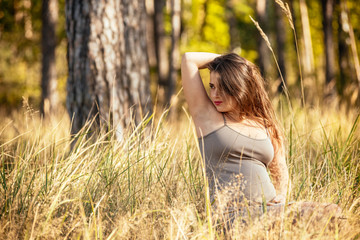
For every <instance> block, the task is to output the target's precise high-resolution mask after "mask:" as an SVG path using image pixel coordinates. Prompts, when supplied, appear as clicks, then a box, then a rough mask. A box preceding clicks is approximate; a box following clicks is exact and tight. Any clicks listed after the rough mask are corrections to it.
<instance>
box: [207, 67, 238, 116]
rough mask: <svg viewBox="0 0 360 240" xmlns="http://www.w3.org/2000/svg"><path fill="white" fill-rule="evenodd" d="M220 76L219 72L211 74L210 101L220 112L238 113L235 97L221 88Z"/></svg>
mask: <svg viewBox="0 0 360 240" xmlns="http://www.w3.org/2000/svg"><path fill="white" fill-rule="evenodd" d="M218 81H219V74H218V73H217V72H211V73H210V83H209V85H210V99H211V101H212V102H213V104H214V105H215V107H216V110H217V111H218V112H224V113H225V112H228V113H232V112H236V111H238V110H239V107H238V104H237V102H236V100H235V98H234V97H233V96H230V95H228V94H226V93H225V92H223V91H222V90H221V89H220V88H219V84H218Z"/></svg>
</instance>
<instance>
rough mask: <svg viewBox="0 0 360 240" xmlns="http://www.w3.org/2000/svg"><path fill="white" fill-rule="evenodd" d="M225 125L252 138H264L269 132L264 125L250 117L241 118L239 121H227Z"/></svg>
mask: <svg viewBox="0 0 360 240" xmlns="http://www.w3.org/2000/svg"><path fill="white" fill-rule="evenodd" d="M227 125H228V126H229V127H230V128H232V129H233V130H235V131H237V132H239V133H241V134H242V135H245V136H247V137H249V138H253V139H266V138H267V137H269V134H268V132H267V130H266V128H265V126H264V125H263V124H261V123H259V122H258V121H255V120H252V119H243V120H242V121H239V122H233V121H228V123H227Z"/></svg>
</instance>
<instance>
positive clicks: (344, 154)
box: [0, 98, 360, 239]
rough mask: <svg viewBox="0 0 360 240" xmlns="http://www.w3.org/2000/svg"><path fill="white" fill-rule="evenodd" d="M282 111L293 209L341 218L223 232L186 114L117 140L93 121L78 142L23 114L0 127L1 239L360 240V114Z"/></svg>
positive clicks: (160, 115)
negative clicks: (324, 208)
mask: <svg viewBox="0 0 360 240" xmlns="http://www.w3.org/2000/svg"><path fill="white" fill-rule="evenodd" d="M273 103H274V106H275V107H276V109H277V113H278V118H279V121H280V122H281V124H282V126H283V129H284V132H285V136H286V150H287V163H288V166H289V171H290V177H291V183H292V188H291V191H290V193H289V195H288V196H287V199H288V201H296V202H302V201H313V202H319V203H324V204H325V203H335V204H338V206H339V207H341V209H342V214H341V215H342V217H341V219H333V218H332V216H330V215H329V216H328V215H326V214H324V216H322V217H321V218H322V219H321V220H319V219H318V218H317V217H315V216H314V217H312V216H309V217H306V218H305V217H304V218H299V219H298V221H297V222H296V223H295V224H294V222H293V218H292V217H287V216H285V217H283V218H281V219H280V220H278V221H276V222H275V223H274V221H272V220H273V219H272V218H271V216H269V217H268V218H261V219H254V221H252V222H248V223H247V224H245V225H238V226H236V224H235V226H234V227H233V228H231V229H228V230H226V231H225V230H224V227H223V225H221V221H220V220H221V219H220V218H219V216H218V214H216V213H214V212H211V211H208V210H209V209H210V208H209V207H208V206H209V204H210V203H209V201H208V197H207V187H206V181H205V180H204V176H203V164H202V161H201V157H200V151H199V149H198V147H197V142H196V136H195V134H194V129H193V125H192V123H191V119H190V118H189V117H188V115H187V113H186V110H185V109H186V108H183V110H182V111H181V113H180V114H179V116H178V117H176V120H174V119H175V118H172V117H171V116H169V115H168V111H167V110H159V109H158V110H155V111H154V113H153V115H151V116H150V117H149V118H148V119H144V121H143V122H142V123H141V124H140V125H138V126H133V127H132V128H131V130H129V131H128V133H127V135H126V137H125V138H124V140H123V141H121V142H119V141H117V140H116V138H115V136H116V133H115V132H114V131H109V132H107V133H102V134H98V135H95V136H92V137H90V136H91V132H90V129H91V128H90V126H91V124H92V122H91V121H90V122H89V123H88V125H87V126H84V128H83V130H82V131H81V132H79V133H78V134H77V135H75V136H71V135H70V124H71V123H70V121H69V117H68V115H67V113H66V112H65V111H64V110H62V111H63V114H59V115H58V116H57V117H54V118H52V119H50V120H47V121H44V120H42V119H40V118H39V114H38V112H36V111H35V110H34V109H32V108H31V107H30V106H28V105H25V107H24V108H23V110H22V111H17V112H13V113H12V114H8V115H5V114H2V116H3V117H2V120H1V122H0V158H1V161H0V183H1V184H0V192H1V194H0V238H1V239H225V238H229V237H231V238H233V239H359V238H360V165H359V159H360V148H359V137H360V129H359V127H358V124H359V112H358V111H357V110H351V109H350V110H349V109H345V108H342V107H340V106H338V105H334V107H327V108H324V107H316V106H312V107H310V106H308V107H301V106H300V105H296V104H293V105H292V106H290V105H289V104H287V101H286V100H281V99H278V98H275V99H274V101H273ZM129 129H130V128H129ZM74 139H75V140H76V141H75V142H73V140H74Z"/></svg>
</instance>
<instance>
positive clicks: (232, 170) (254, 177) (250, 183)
mask: <svg viewBox="0 0 360 240" xmlns="http://www.w3.org/2000/svg"><path fill="white" fill-rule="evenodd" d="M219 167H220V168H219V169H218V173H219V174H218V184H219V187H220V188H223V187H225V186H229V184H231V185H233V186H238V187H239V191H241V192H242V193H243V195H244V197H245V198H246V199H247V200H250V201H255V202H263V201H266V202H268V201H270V200H272V199H273V198H274V197H275V196H276V191H275V188H274V185H273V184H272V183H271V180H270V177H269V174H268V173H267V171H266V168H265V166H264V165H263V164H262V163H261V162H257V161H254V160H242V161H240V162H239V163H231V162H226V163H223V164H222V165H221V166H219ZM234 181H235V182H236V183H237V184H235V182H234Z"/></svg>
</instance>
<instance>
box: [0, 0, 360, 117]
mask: <svg viewBox="0 0 360 240" xmlns="http://www.w3.org/2000/svg"><path fill="white" fill-rule="evenodd" d="M45 3H46V4H48V5H47V6H50V7H44V5H45ZM284 3H286V4H288V6H286V5H283V6H282V7H281V4H284ZM173 6H175V7H176V6H177V7H176V9H178V10H177V11H172V9H174V7H173ZM359 13H360V6H359V4H358V1H357V0H315V1H306V0H288V1H284V2H281V1H278V2H277V1H273V0H171V1H170V0H146V14H147V21H146V24H147V26H146V27H147V30H146V31H147V49H148V63H149V67H150V76H151V77H150V86H151V94H152V96H153V97H152V99H153V101H155V99H156V101H157V103H160V104H162V103H166V102H169V101H170V99H171V98H172V96H174V94H176V93H177V91H178V90H179V89H180V87H179V81H176V78H179V77H180V74H179V66H180V58H181V54H182V53H184V52H186V51H209V52H216V53H225V52H230V51H234V52H237V53H239V54H240V55H241V56H243V57H245V58H247V59H249V60H250V61H253V62H255V63H256V64H258V66H259V67H260V69H261V71H262V73H263V75H264V77H265V79H266V81H267V83H268V89H269V91H270V93H271V94H272V95H273V96H274V95H277V94H279V93H281V92H282V84H281V79H280V75H279V71H278V68H277V66H276V63H275V61H274V58H273V55H272V52H271V51H270V50H269V48H268V46H267V43H266V41H264V39H263V38H262V36H261V34H260V32H259V30H258V29H257V28H256V26H255V24H254V22H252V20H251V18H250V16H251V17H252V18H253V19H254V20H255V21H257V22H258V23H259V25H260V27H261V28H262V30H263V32H264V33H265V34H266V35H267V37H268V38H269V42H270V44H271V47H272V49H273V52H274V55H275V56H276V59H277V61H278V65H279V68H280V69H281V72H282V75H283V78H284V82H285V83H286V85H287V87H288V89H289V94H290V97H291V98H292V99H299V100H300V99H302V98H304V101H306V103H307V104H309V105H318V104H321V105H322V103H326V102H327V100H329V99H330V100H331V101H333V100H334V99H335V100H336V102H337V103H339V104H340V105H344V106H346V107H347V108H352V107H356V105H357V103H358V100H359V89H360V67H359V60H358V55H359V49H360V46H359V37H360V14H359ZM65 19H66V18H65V0H58V1H57V0H47V1H36V0H0V109H1V114H7V113H9V112H11V111H14V110H18V109H19V108H21V107H22V104H23V101H24V99H25V100H26V101H27V102H28V103H29V104H30V105H31V106H33V107H34V108H35V109H40V108H41V104H43V103H42V97H41V96H42V95H41V92H42V86H43V87H44V85H42V84H41V82H42V80H41V79H42V77H43V78H44V75H46V74H45V73H44V66H43V65H44V64H45V63H48V64H50V63H51V64H53V65H54V67H53V70H52V74H47V75H46V76H45V77H47V78H50V77H51V78H52V80H51V81H55V82H56V84H55V86H56V88H55V90H56V96H57V99H58V100H57V104H58V106H59V107H62V108H64V107H65V101H66V81H67V74H68V65H67V54H66V52H67V35H66V29H65V27H66V21H65ZM292 24H293V25H292ZM51 29H53V30H51ZM52 32H54V33H53V34H52ZM49 42H53V45H51V44H50V45H49V44H48V43H49ZM49 48H50V50H49ZM51 48H54V49H55V50H54V52H55V61H51V62H49V60H46V59H49V58H47V56H46V55H47V54H51V52H52V50H51ZM297 48H298V51H297ZM50 59H51V56H50ZM174 74H175V76H176V78H175V80H174V77H173V76H174ZM171 76H172V77H171ZM174 82H175V83H174ZM172 84H175V87H170V86H171V85H172Z"/></svg>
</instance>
